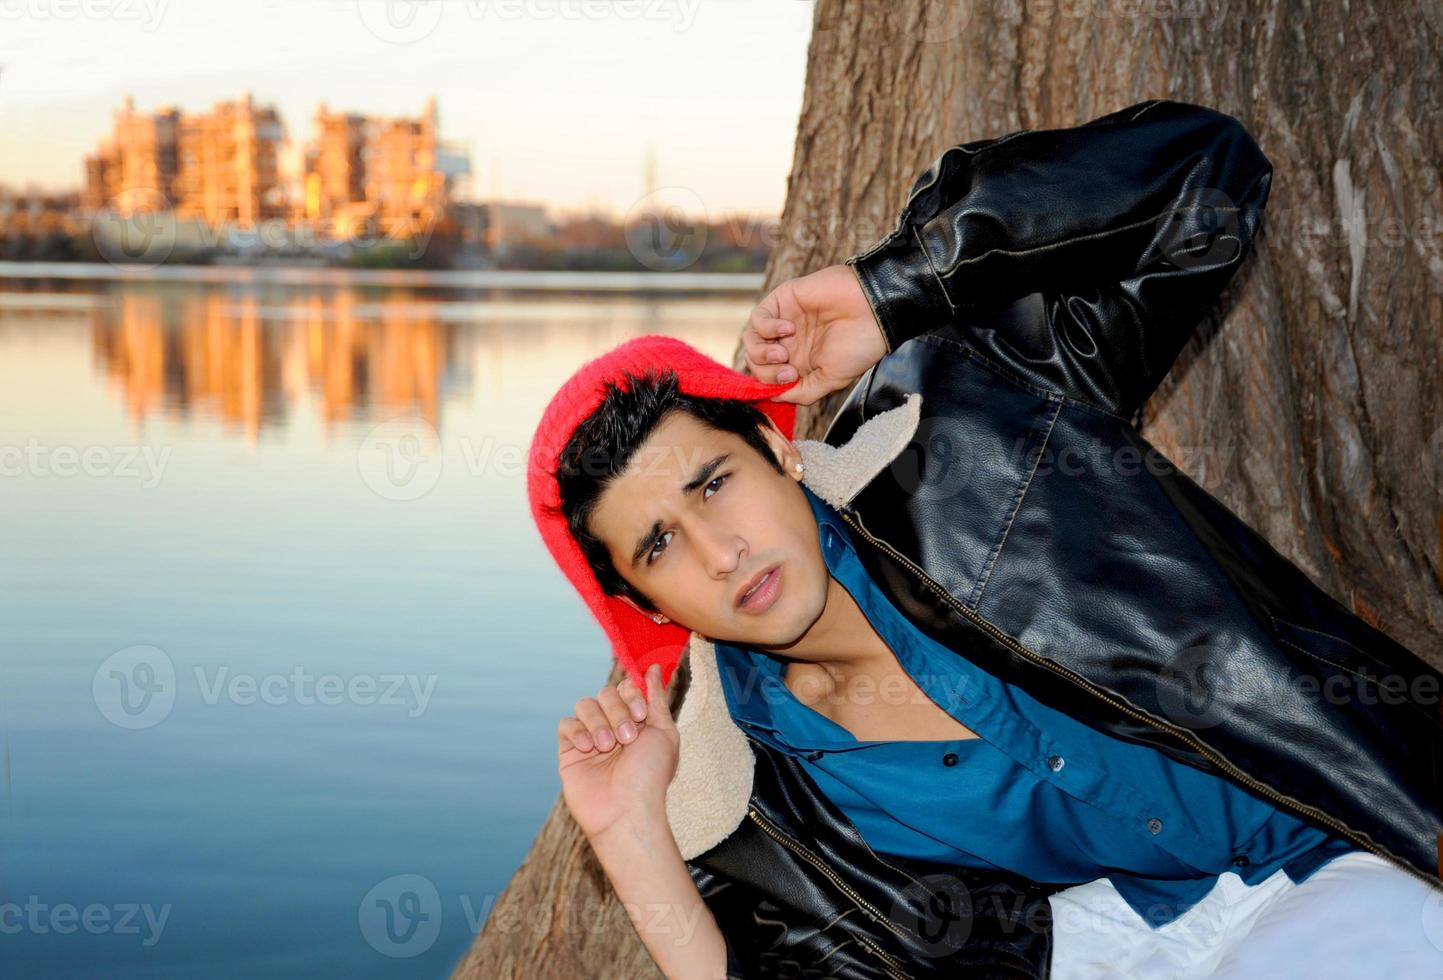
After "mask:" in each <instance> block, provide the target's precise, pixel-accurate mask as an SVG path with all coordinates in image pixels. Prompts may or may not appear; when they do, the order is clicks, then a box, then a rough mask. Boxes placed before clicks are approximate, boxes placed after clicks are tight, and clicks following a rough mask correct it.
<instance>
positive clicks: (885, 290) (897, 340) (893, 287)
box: [847, 216, 955, 354]
mask: <svg viewBox="0 0 1443 980" xmlns="http://www.w3.org/2000/svg"><path fill="white" fill-rule="evenodd" d="M847 265H850V266H851V267H852V268H853V269H854V270H856V273H857V279H858V280H859V281H860V282H861V284H862V292H863V293H864V294H865V295H866V297H867V302H868V303H869V304H870V305H871V307H872V313H873V315H874V316H876V318H877V323H878V325H879V326H880V327H881V328H882V337H883V339H884V340H885V341H886V343H887V353H889V354H890V353H891V352H892V351H894V350H896V349H897V348H898V347H900V346H902V344H904V343H906V342H907V341H909V340H911V339H912V338H913V337H917V336H920V335H922V334H924V333H928V332H929V331H932V330H936V329H938V328H939V327H944V326H946V325H947V324H948V323H949V322H951V320H952V316H953V314H954V312H955V309H954V307H953V305H952V300H951V298H950V297H949V296H948V295H947V290H946V289H945V288H943V286H942V281H941V280H940V279H939V278H938V277H937V273H936V270H935V269H933V268H932V261H931V259H929V258H928V257H927V253H926V252H924V251H923V250H922V246H921V244H920V243H919V242H918V241H917V238H916V233H915V231H914V230H913V228H912V226H911V225H910V224H909V223H908V222H907V220H906V217H905V216H904V217H903V219H902V223H901V226H900V227H899V228H898V229H897V230H896V231H894V232H893V233H892V234H890V235H888V236H887V237H886V238H884V239H882V241H880V242H878V243H877V245H876V246H874V247H873V248H871V249H869V250H868V251H866V252H862V253H861V254H859V255H854V256H852V257H851V258H849V259H847Z"/></svg>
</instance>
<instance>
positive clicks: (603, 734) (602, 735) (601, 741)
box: [596, 728, 616, 752]
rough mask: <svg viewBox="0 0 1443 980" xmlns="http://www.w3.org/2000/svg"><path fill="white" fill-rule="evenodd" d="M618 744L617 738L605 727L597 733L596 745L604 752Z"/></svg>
mask: <svg viewBox="0 0 1443 980" xmlns="http://www.w3.org/2000/svg"><path fill="white" fill-rule="evenodd" d="M615 744H616V739H614V738H612V737H611V732H610V731H609V730H607V729H605V728H603V729H602V730H601V731H599V732H597V733H596V747H597V748H598V749H600V750H601V751H603V752H608V751H610V750H611V747H612V746H613V745H615Z"/></svg>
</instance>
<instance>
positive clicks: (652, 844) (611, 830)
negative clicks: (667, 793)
mask: <svg viewBox="0 0 1443 980" xmlns="http://www.w3.org/2000/svg"><path fill="white" fill-rule="evenodd" d="M587 840H588V842H589V843H590V844H591V849H592V850H594V851H595V852H596V854H597V857H598V858H600V859H601V861H602V863H603V864H606V863H607V861H608V860H610V859H613V858H614V859H616V860H619V861H626V860H630V859H632V858H634V857H635V856H637V855H638V854H641V853H646V854H651V853H653V852H655V851H656V850H658V849H662V848H665V847H666V846H667V845H668V844H669V845H670V846H671V847H675V846H676V841H675V838H674V837H673V836H672V832H671V823H670V821H669V820H668V819H667V816H666V805H665V802H657V801H650V800H648V801H637V803H636V805H635V806H634V807H632V808H631V809H629V810H628V811H627V812H626V813H625V814H623V815H622V816H620V817H618V818H617V819H616V820H615V821H613V822H612V823H611V824H610V825H609V826H608V827H606V828H605V829H603V830H600V831H598V832H597V833H595V834H592V835H591V836H589V837H588V838H587Z"/></svg>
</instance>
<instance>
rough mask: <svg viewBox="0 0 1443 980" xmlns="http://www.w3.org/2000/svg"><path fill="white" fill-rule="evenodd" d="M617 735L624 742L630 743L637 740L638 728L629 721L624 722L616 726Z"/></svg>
mask: <svg viewBox="0 0 1443 980" xmlns="http://www.w3.org/2000/svg"><path fill="white" fill-rule="evenodd" d="M616 734H617V735H618V736H619V737H620V738H621V740H622V741H623V742H630V741H631V740H632V739H634V738H636V726H635V725H633V724H632V723H631V722H629V721H623V722H622V723H621V724H620V725H617V726H616Z"/></svg>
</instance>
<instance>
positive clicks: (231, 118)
mask: <svg viewBox="0 0 1443 980" xmlns="http://www.w3.org/2000/svg"><path fill="white" fill-rule="evenodd" d="M439 128H440V127H439V115H438V112H437V107H436V100H435V99H429V100H427V102H426V104H425V107H424V109H423V111H422V112H421V114H420V115H419V116H415V117H405V116H402V117H377V116H366V115H361V114H357V113H346V112H332V111H331V110H330V109H329V108H327V107H326V106H325V105H324V104H322V105H321V106H320V108H319V109H318V110H317V112H316V115H315V117H314V133H313V136H312V138H311V140H310V142H309V143H308V144H307V147H306V150H305V153H304V160H303V163H302V172H301V173H299V174H292V175H287V174H286V173H284V172H283V167H282V159H283V158H284V156H285V148H286V145H287V133H286V129H285V125H284V123H283V122H282V121H281V117H280V114H279V113H278V112H277V111H276V109H275V108H274V107H273V106H267V105H260V104H258V103H257V102H255V100H254V99H253V98H252V96H251V94H250V93H249V92H247V93H246V94H245V95H243V96H242V97H241V98H239V99H236V100H234V101H230V102H217V103H216V104H215V105H213V106H212V107H211V109H210V111H208V112H203V113H185V112H181V111H180V110H179V109H177V108H175V107H174V106H162V107H161V108H159V109H156V110H155V111H153V112H148V113H147V112H139V111H137V110H136V108H135V104H134V102H133V101H132V100H131V99H130V98H129V97H127V98H126V99H125V101H124V102H123V103H122V105H121V107H120V109H118V110H117V111H116V113H115V123H114V128H113V131H112V133H111V135H110V136H109V137H108V138H107V139H106V140H105V141H104V142H103V143H102V144H101V146H100V147H99V148H98V149H97V151H96V152H95V153H94V154H92V155H90V156H88V157H86V159H85V191H84V195H83V201H84V204H85V206H86V207H87V208H89V209H91V210H93V211H99V210H102V209H109V210H114V211H118V212H120V213H122V214H128V213H132V212H135V211H140V210H148V211H155V210H164V211H173V212H174V213H175V214H176V215H177V216H178V217H182V218H191V219H196V220H198V221H201V222H203V223H204V224H206V225H209V226H210V227H212V228H220V227H224V226H226V225H232V224H242V225H254V224H256V223H258V222H261V221H265V220H268V219H276V218H280V219H286V220H288V221H294V222H303V223H304V222H309V223H311V224H313V225H318V226H319V225H325V226H326V227H328V228H335V229H336V230H339V231H340V232H342V233H343V234H354V233H355V232H356V231H358V230H360V229H362V228H369V229H370V230H372V231H374V232H377V233H380V234H383V235H389V236H392V237H404V236H406V235H410V234H413V233H415V232H418V231H420V230H422V229H425V228H427V227H429V226H431V225H432V224H433V223H434V222H436V221H438V220H439V219H440V218H442V217H444V215H445V213H446V208H447V206H448V195H449V193H450V191H451V189H452V185H453V183H454V181H455V179H456V178H457V177H459V176H461V175H463V174H466V173H468V172H469V162H468V159H467V154H466V152H465V151H464V149H459V148H455V147H452V146H449V145H447V144H445V143H443V142H442V141H441V139H440V133H439Z"/></svg>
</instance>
